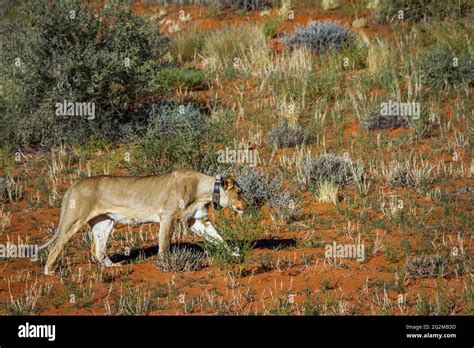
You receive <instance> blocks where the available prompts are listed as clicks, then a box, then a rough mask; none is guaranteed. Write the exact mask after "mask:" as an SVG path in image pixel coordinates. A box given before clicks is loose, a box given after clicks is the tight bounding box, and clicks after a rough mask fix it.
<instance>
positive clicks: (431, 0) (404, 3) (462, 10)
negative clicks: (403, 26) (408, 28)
mask: <svg viewBox="0 0 474 348" xmlns="http://www.w3.org/2000/svg"><path fill="white" fill-rule="evenodd" d="M399 11H403V20H404V21H410V22H417V21H421V20H424V21H426V20H427V19H429V18H435V19H445V18H459V17H464V16H466V15H469V13H470V12H471V13H472V6H471V5H469V1H468V0H456V1H449V0H448V1H439V0H385V1H381V2H380V7H379V8H378V11H377V12H378V13H377V17H378V18H379V20H380V21H382V22H393V21H397V20H398V14H399Z"/></svg>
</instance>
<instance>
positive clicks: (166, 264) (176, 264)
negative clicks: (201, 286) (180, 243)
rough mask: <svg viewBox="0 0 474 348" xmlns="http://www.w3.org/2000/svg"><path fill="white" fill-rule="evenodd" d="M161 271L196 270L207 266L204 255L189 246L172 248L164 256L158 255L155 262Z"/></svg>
mask: <svg viewBox="0 0 474 348" xmlns="http://www.w3.org/2000/svg"><path fill="white" fill-rule="evenodd" d="M156 265H157V267H158V269H159V270H160V271H162V272H196V271H200V270H201V269H203V268H205V267H206V266H207V262H206V259H205V255H204V253H203V252H201V251H196V250H193V249H190V248H172V249H171V251H170V252H169V253H168V254H167V255H166V256H160V255H159V256H158V260H157V262H156Z"/></svg>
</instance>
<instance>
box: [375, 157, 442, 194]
mask: <svg viewBox="0 0 474 348" xmlns="http://www.w3.org/2000/svg"><path fill="white" fill-rule="evenodd" d="M435 168H436V166H435V165H433V164H429V163H428V162H425V161H423V160H420V161H418V160H417V159H416V157H412V158H411V159H408V160H406V161H405V162H399V161H396V160H393V161H392V162H390V164H389V165H388V167H385V166H383V167H382V173H383V174H384V176H385V177H386V178H387V181H388V183H390V185H391V186H392V187H394V188H396V187H415V188H426V187H427V186H428V185H429V184H430V183H431V181H432V175H431V173H432V171H433V170H434V169H435Z"/></svg>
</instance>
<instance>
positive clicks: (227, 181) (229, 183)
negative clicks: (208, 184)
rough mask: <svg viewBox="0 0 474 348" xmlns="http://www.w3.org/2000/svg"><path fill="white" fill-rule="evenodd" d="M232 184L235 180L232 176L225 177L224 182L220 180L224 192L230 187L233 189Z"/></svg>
mask: <svg viewBox="0 0 474 348" xmlns="http://www.w3.org/2000/svg"><path fill="white" fill-rule="evenodd" d="M234 182H235V179H234V177H233V176H227V177H225V178H224V180H222V187H223V188H224V190H226V191H228V190H230V189H231V188H232V187H234Z"/></svg>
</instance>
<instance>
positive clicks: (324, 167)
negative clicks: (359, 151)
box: [297, 153, 362, 187]
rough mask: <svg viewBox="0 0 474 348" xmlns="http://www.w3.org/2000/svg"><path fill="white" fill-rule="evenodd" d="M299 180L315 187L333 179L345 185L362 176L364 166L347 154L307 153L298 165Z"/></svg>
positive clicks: (336, 182)
mask: <svg viewBox="0 0 474 348" xmlns="http://www.w3.org/2000/svg"><path fill="white" fill-rule="evenodd" d="M297 175H298V181H299V182H300V183H302V184H305V185H307V186H309V187H311V186H313V187H315V186H316V185H318V183H319V182H321V181H332V182H334V183H335V184H338V185H345V184H348V183H351V182H353V181H354V178H355V177H358V178H360V177H361V176H362V168H361V167H358V166H355V165H354V164H353V163H352V160H351V159H350V158H349V157H346V156H338V155H334V154H331V153H329V154H323V155H321V156H317V157H315V156H312V155H311V154H309V153H308V154H307V155H306V156H305V157H304V158H303V159H302V160H301V162H300V163H299V164H298V167H297Z"/></svg>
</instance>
